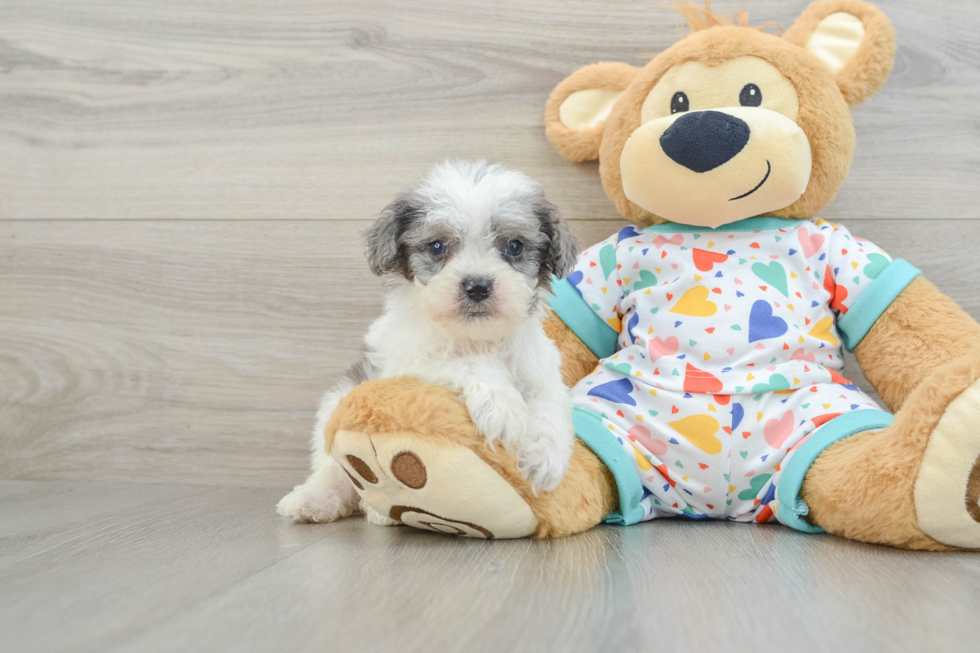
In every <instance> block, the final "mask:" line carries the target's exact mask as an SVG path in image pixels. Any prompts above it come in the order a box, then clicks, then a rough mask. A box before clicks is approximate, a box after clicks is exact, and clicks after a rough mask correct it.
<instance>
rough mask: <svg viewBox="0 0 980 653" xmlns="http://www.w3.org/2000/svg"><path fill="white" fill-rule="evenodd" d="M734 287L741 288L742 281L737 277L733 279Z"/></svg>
mask: <svg viewBox="0 0 980 653" xmlns="http://www.w3.org/2000/svg"><path fill="white" fill-rule="evenodd" d="M735 285H736V286H741V285H742V280H741V279H739V278H738V277H735Z"/></svg>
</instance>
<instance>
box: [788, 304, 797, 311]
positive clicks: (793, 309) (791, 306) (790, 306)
mask: <svg viewBox="0 0 980 653" xmlns="http://www.w3.org/2000/svg"><path fill="white" fill-rule="evenodd" d="M786 306H788V307H789V310H791V311H795V310H796V309H795V308H793V305H792V304H786Z"/></svg>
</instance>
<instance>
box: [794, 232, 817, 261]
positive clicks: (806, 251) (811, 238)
mask: <svg viewBox="0 0 980 653" xmlns="http://www.w3.org/2000/svg"><path fill="white" fill-rule="evenodd" d="M796 235H797V236H799V238H800V247H802V248H803V258H810V257H811V256H813V255H814V254H816V253H817V252H819V251H820V246H821V245H823V234H821V233H816V234H813V235H810V234H809V233H808V232H807V230H806V227H803V228H802V229H800V230H799V231H797V232H796Z"/></svg>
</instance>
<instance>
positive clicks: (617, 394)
mask: <svg viewBox="0 0 980 653" xmlns="http://www.w3.org/2000/svg"><path fill="white" fill-rule="evenodd" d="M632 391H633V382H632V381H630V380H629V379H619V380H618V381H610V382H609V383H603V384H602V385H597V386H596V387H594V388H592V389H591V390H589V396H590V397H599V398H600V399H606V400H608V401H611V402H613V403H614V404H626V405H627V406H635V405H636V400H635V399H633V397H631V396H630V393H631V392H632Z"/></svg>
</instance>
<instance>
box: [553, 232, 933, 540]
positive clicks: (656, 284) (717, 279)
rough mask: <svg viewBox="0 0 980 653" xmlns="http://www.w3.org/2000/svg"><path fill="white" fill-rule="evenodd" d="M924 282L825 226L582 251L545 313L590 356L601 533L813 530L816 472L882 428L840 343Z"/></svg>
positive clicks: (647, 240)
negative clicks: (841, 445) (617, 529)
mask: <svg viewBox="0 0 980 653" xmlns="http://www.w3.org/2000/svg"><path fill="white" fill-rule="evenodd" d="M918 274H919V272H918V270H916V269H915V268H913V267H912V266H911V265H909V264H908V263H906V262H905V261H901V260H898V261H892V259H891V258H890V257H889V256H888V255H887V254H885V253H884V252H883V251H882V250H880V249H879V248H878V247H876V246H875V245H873V244H872V243H870V242H868V241H866V240H862V239H859V238H855V237H854V236H852V235H851V234H850V233H849V232H848V231H847V230H846V229H845V228H844V227H842V226H835V225H833V224H831V223H829V222H826V221H823V220H817V221H815V222H811V221H787V220H783V219H777V218H751V219H747V220H742V221H740V222H736V223H732V224H729V225H725V226H724V227H721V228H720V229H708V228H699V227H692V226H685V225H679V224H663V225H658V226H654V227H648V228H646V229H639V228H636V227H632V226H630V227H626V228H624V229H622V230H621V231H620V232H619V233H618V234H616V235H615V236H613V237H611V238H609V239H607V240H605V241H603V242H601V243H598V244H596V245H594V246H592V247H590V248H589V249H587V250H585V251H584V252H582V254H581V255H580V257H579V260H578V263H577V265H576V268H575V270H574V271H573V272H572V274H570V275H569V276H568V277H566V278H565V279H564V280H562V281H560V282H558V283H557V284H556V288H555V293H556V296H555V298H554V300H553V301H552V307H553V309H554V310H555V312H556V313H557V314H558V316H559V317H560V318H561V319H562V320H563V321H564V322H565V323H566V324H568V325H569V327H571V328H572V330H573V331H574V332H575V333H576V335H578V336H579V337H580V338H581V339H582V341H583V342H584V343H585V344H586V345H588V346H589V347H590V349H592V351H593V352H594V353H595V354H596V355H597V356H599V357H600V361H599V365H598V366H597V367H596V369H595V370H594V371H593V372H592V373H591V374H589V375H588V376H586V377H585V378H584V379H582V380H581V381H580V382H579V383H578V384H576V386H575V387H574V388H573V389H572V396H573V402H574V406H575V411H574V422H575V428H576V433H577V434H578V436H579V437H580V438H581V439H582V440H583V441H584V442H585V443H586V444H588V445H589V446H590V448H592V449H593V451H595V452H596V454H597V455H598V456H599V457H600V458H601V459H602V460H603V462H604V463H605V464H606V465H607V466H608V467H609V468H610V469H611V470H612V472H613V476H614V477H615V479H616V482H617V485H618V488H619V493H620V504H621V507H620V511H619V513H616V514H613V515H610V516H609V517H608V518H607V521H611V522H618V523H627V524H629V523H635V522H638V521H644V520H648V519H654V518H657V517H668V516H680V515H682V516H687V517H690V518H695V519H729V520H734V521H756V522H768V521H773V520H779V521H782V522H784V523H788V524H789V525H791V526H793V527H795V528H799V529H801V530H807V528H806V524H805V522H804V521H803V520H800V519H798V518H796V517H797V516H798V515H800V514H801V513H802V514H805V510H806V509H805V506H802V504H801V502H800V501H799V499H798V496H797V495H798V493H799V490H800V487H801V485H802V482H803V477H804V476H805V474H806V471H807V469H808V468H809V466H810V464H811V463H812V462H813V460H815V459H816V457H817V456H818V455H819V454H820V452H822V451H823V450H824V449H825V448H826V447H827V446H829V445H830V444H832V443H833V442H836V441H838V440H840V439H842V438H845V437H847V436H849V435H853V434H854V433H858V432H861V431H867V430H875V429H880V428H884V427H885V426H887V425H888V424H890V423H891V420H892V417H891V415H890V414H888V413H887V412H885V411H883V410H881V409H880V408H879V407H878V406H877V405H876V404H875V402H874V401H872V400H871V399H870V398H869V397H867V396H866V395H865V394H864V393H863V392H861V390H859V389H858V388H857V387H856V386H855V385H853V384H852V383H851V382H850V381H848V380H847V379H846V378H844V377H843V376H841V374H840V372H841V370H842V368H843V358H842V346H846V347H848V349H853V347H854V346H856V344H857V343H858V342H860V340H861V338H863V337H864V335H865V334H866V333H867V331H868V330H869V329H870V328H871V326H872V325H873V324H874V323H875V321H876V320H877V318H878V317H879V316H880V315H881V313H882V312H883V311H884V310H885V309H886V308H887V307H888V306H889V305H890V304H891V301H892V300H893V299H894V298H895V297H896V296H897V295H898V293H900V292H901V290H902V289H904V288H905V286H906V285H908V283H909V282H910V281H911V280H912V279H913V278H914V277H915V276H916V275H918Z"/></svg>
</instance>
